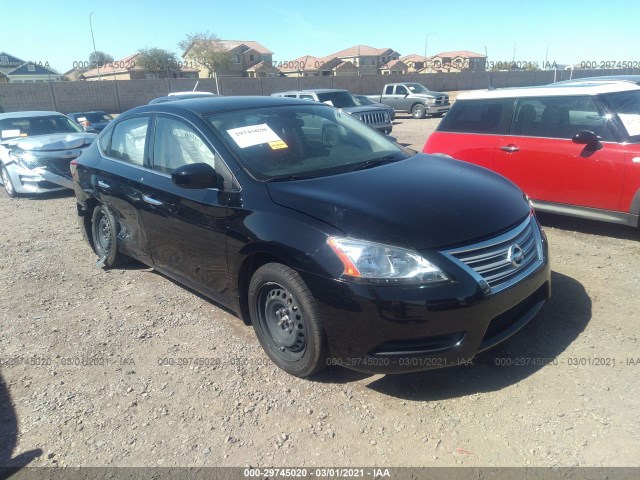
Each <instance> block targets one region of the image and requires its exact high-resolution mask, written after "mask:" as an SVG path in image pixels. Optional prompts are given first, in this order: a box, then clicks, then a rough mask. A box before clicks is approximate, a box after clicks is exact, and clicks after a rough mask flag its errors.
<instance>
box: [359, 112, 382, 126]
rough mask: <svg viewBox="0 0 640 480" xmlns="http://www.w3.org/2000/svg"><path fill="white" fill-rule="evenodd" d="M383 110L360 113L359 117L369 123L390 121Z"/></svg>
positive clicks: (375, 123)
mask: <svg viewBox="0 0 640 480" xmlns="http://www.w3.org/2000/svg"><path fill="white" fill-rule="evenodd" d="M385 117H386V115H385V114H384V113H383V112H369V113H359V114H358V118H360V120H362V121H363V122H364V123H366V124H367V125H377V124H380V123H389V122H388V120H387V119H386V118H385Z"/></svg>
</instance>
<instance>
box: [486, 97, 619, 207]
mask: <svg viewBox="0 0 640 480" xmlns="http://www.w3.org/2000/svg"><path fill="white" fill-rule="evenodd" d="M514 119H515V120H514V123H513V125H512V128H511V135H505V136H502V137H501V138H500V141H499V142H498V145H497V146H496V150H495V155H494V169H495V171H496V172H498V173H500V174H502V175H504V176H505V177H507V178H509V179H510V180H512V181H513V182H515V183H516V184H518V185H519V186H520V188H522V189H523V190H524V191H525V192H526V193H527V195H529V196H530V197H531V198H532V199H534V200H538V201H544V202H553V203H560V204H567V205H576V206H583V207H589V208H598V209H604V210H618V209H619V207H620V199H621V193H622V187H623V184H624V173H625V172H624V166H625V156H626V152H625V147H624V145H621V144H618V143H616V141H615V139H614V136H613V132H612V128H611V126H610V125H609V124H608V122H609V120H608V119H607V118H606V117H605V116H602V115H600V113H599V112H598V110H597V108H596V105H595V103H594V102H593V99H592V98H591V97H589V96H582V97H547V98H525V99H520V100H519V101H518V103H517V106H516V111H515V115H514ZM581 130H589V131H593V132H594V133H596V134H597V135H598V136H600V137H601V142H600V143H599V145H598V147H596V148H595V149H594V148H592V147H590V146H587V145H584V144H578V143H575V142H574V141H572V138H573V136H574V135H575V134H576V133H577V132H578V131H581Z"/></svg>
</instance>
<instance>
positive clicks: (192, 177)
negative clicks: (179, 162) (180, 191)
mask: <svg viewBox="0 0 640 480" xmlns="http://www.w3.org/2000/svg"><path fill="white" fill-rule="evenodd" d="M171 180H172V181H173V183H175V184H176V185H177V186H179V187H182V188H190V189H198V188H220V187H222V177H221V176H220V175H218V173H217V172H216V171H215V170H214V168H213V167H212V166H211V165H209V164H208V163H190V164H187V165H183V166H181V167H178V168H176V169H175V170H174V171H173V172H172V173H171Z"/></svg>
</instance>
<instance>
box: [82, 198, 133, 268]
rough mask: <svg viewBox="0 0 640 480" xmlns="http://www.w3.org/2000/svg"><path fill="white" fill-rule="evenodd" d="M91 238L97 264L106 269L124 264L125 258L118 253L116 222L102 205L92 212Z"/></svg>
mask: <svg viewBox="0 0 640 480" xmlns="http://www.w3.org/2000/svg"><path fill="white" fill-rule="evenodd" d="M91 236H92V240H93V249H94V251H95V252H96V255H98V257H99V260H98V263H101V264H102V265H105V266H107V267H115V266H118V265H121V264H123V263H125V261H126V258H125V256H124V255H123V254H121V253H120V252H118V243H117V240H118V222H117V220H116V218H115V217H114V216H113V213H111V211H110V210H109V209H108V208H107V207H105V206H104V205H98V206H97V207H96V208H95V209H94V210H93V216H92V217H91Z"/></svg>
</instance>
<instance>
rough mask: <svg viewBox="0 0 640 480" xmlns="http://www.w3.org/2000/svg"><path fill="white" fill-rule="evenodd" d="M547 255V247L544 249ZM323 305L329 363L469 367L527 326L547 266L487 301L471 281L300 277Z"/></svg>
mask: <svg viewBox="0 0 640 480" xmlns="http://www.w3.org/2000/svg"><path fill="white" fill-rule="evenodd" d="M545 250H546V246H545ZM300 275H301V276H302V278H303V279H304V281H305V282H306V283H307V285H308V286H309V289H310V290H311V292H312V294H313V295H314V297H315V298H316V299H317V301H318V305H319V310H320V315H321V320H322V322H323V325H324V329H325V331H326V335H327V340H328V343H329V347H330V352H331V354H330V358H329V360H328V364H330V365H341V366H344V367H347V368H351V369H353V370H359V371H362V372H367V373H402V372H412V371H420V370H429V369H433V368H440V367H447V366H454V365H463V364H466V363H468V362H469V361H470V360H471V359H472V358H473V357H474V356H475V355H476V354H477V353H478V352H480V351H483V350H486V349H488V348H491V347H492V346H494V345H496V344H498V343H500V342H502V341H504V340H506V339H507V338H509V337H510V336H511V335H513V334H514V333H516V332H517V331H518V330H520V329H521V328H522V327H524V326H525V325H526V324H527V323H528V322H529V321H530V320H531V319H532V318H533V317H534V316H535V315H536V314H537V313H538V311H539V310H540V309H541V308H542V306H543V305H544V304H545V302H546V301H547V300H548V299H549V297H550V294H551V270H550V266H549V261H548V255H547V252H546V251H545V255H544V262H543V263H542V264H541V265H540V267H539V268H538V269H537V270H535V271H534V272H533V273H532V274H530V275H529V276H528V277H526V278H524V279H523V280H522V281H520V282H519V283H517V284H515V285H513V286H511V287H510V288H508V289H506V290H503V291H501V292H499V293H497V294H493V295H491V296H489V297H487V296H486V295H485V294H483V292H482V288H481V287H480V285H479V284H478V283H477V282H475V281H474V280H473V279H471V278H464V277H463V276H460V277H459V278H460V280H459V281H457V282H456V283H452V284H448V285H444V286H438V287H423V286H374V285H362V284H354V283H348V282H344V281H340V280H333V279H328V278H325V277H320V276H317V275H313V274H309V273H306V272H300Z"/></svg>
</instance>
